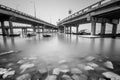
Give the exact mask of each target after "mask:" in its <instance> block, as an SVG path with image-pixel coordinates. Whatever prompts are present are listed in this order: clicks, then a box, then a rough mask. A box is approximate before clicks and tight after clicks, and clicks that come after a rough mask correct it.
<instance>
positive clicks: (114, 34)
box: [112, 24, 117, 37]
mask: <svg viewBox="0 0 120 80" xmlns="http://www.w3.org/2000/svg"><path fill="white" fill-rule="evenodd" d="M116 33H117V24H113V28H112V34H113V37H115V36H116Z"/></svg>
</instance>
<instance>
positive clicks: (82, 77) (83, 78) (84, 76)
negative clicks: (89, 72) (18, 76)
mask: <svg viewBox="0 0 120 80" xmlns="http://www.w3.org/2000/svg"><path fill="white" fill-rule="evenodd" d="M79 80H88V77H87V76H86V75H84V74H81V75H80V76H79Z"/></svg>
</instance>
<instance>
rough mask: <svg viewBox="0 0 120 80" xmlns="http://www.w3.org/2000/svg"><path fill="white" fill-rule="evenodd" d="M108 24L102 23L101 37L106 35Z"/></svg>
mask: <svg viewBox="0 0 120 80" xmlns="http://www.w3.org/2000/svg"><path fill="white" fill-rule="evenodd" d="M105 29H106V23H101V33H100V35H105Z"/></svg>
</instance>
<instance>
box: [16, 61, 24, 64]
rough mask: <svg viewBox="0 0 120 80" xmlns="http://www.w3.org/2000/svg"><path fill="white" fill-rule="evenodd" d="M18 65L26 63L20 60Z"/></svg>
mask: <svg viewBox="0 0 120 80" xmlns="http://www.w3.org/2000/svg"><path fill="white" fill-rule="evenodd" d="M17 63H18V64H23V63H25V60H19V61H18V62H17Z"/></svg>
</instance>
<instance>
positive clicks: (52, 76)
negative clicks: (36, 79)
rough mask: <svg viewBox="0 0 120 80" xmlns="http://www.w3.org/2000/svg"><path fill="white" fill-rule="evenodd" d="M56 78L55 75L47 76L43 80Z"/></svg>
mask: <svg viewBox="0 0 120 80" xmlns="http://www.w3.org/2000/svg"><path fill="white" fill-rule="evenodd" d="M56 79H57V76H56V75H49V76H48V77H47V78H46V79H45V80H56Z"/></svg>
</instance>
